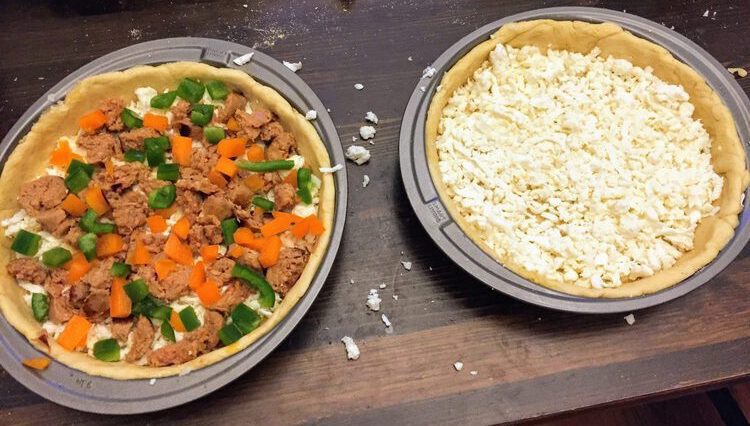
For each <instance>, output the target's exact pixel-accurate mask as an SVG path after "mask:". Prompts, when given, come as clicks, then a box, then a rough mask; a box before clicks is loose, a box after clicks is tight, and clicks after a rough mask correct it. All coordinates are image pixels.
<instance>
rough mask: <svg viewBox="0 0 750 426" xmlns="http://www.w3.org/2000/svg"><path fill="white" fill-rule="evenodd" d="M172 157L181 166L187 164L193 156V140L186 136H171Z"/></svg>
mask: <svg viewBox="0 0 750 426" xmlns="http://www.w3.org/2000/svg"><path fill="white" fill-rule="evenodd" d="M172 157H173V158H174V162H175V163H177V164H179V165H181V166H189V165H190V162H191V160H192V158H193V140H192V139H190V138H189V137H187V136H180V135H174V136H172Z"/></svg>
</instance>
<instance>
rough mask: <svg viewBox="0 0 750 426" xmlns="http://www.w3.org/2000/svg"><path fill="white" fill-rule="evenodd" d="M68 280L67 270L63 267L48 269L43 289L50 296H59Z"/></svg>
mask: <svg viewBox="0 0 750 426" xmlns="http://www.w3.org/2000/svg"><path fill="white" fill-rule="evenodd" d="M67 281H68V271H66V270H64V269H52V270H50V271H49V275H48V276H47V281H45V282H44V289H45V290H47V293H49V294H50V296H56V297H57V296H61V295H62V293H63V290H64V289H65V286H66V284H67Z"/></svg>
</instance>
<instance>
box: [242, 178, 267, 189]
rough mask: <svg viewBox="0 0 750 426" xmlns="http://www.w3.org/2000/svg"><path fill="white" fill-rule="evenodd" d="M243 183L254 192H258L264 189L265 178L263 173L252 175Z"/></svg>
mask: <svg viewBox="0 0 750 426" xmlns="http://www.w3.org/2000/svg"><path fill="white" fill-rule="evenodd" d="M242 183H244V184H245V186H246V187H248V188H249V189H250V190H251V191H253V192H258V191H260V190H261V189H263V178H262V177H261V175H250V176H248V177H246V178H245V180H243V181H242Z"/></svg>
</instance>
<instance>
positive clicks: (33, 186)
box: [18, 175, 68, 215]
mask: <svg viewBox="0 0 750 426" xmlns="http://www.w3.org/2000/svg"><path fill="white" fill-rule="evenodd" d="M67 194H68V189H67V188H66V187H65V181H63V179H62V178H61V177H59V176H52V175H47V176H42V177H40V178H38V179H34V180H32V181H29V182H26V183H24V184H23V185H21V190H20V191H19V193H18V203H19V204H20V205H21V207H23V209H24V210H26V212H28V213H29V214H31V215H34V214H36V213H38V212H39V211H42V210H48V209H53V208H55V207H57V206H59V205H60V203H62V202H63V200H64V199H65V196H66V195H67Z"/></svg>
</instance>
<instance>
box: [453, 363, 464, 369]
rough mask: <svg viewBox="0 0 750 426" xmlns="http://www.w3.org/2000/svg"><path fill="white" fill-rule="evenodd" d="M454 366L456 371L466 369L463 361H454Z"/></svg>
mask: <svg viewBox="0 0 750 426" xmlns="http://www.w3.org/2000/svg"><path fill="white" fill-rule="evenodd" d="M453 368H455V369H456V371H461V370H463V369H464V363H463V362H461V361H456V362H454V363H453Z"/></svg>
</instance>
